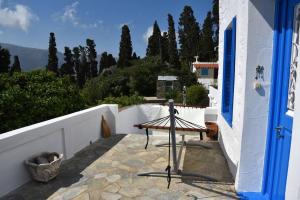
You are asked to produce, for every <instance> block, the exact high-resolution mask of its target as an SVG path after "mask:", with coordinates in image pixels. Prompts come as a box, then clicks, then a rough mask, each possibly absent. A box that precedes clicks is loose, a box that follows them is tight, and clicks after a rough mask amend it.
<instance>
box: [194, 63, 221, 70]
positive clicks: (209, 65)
mask: <svg viewBox="0 0 300 200" xmlns="http://www.w3.org/2000/svg"><path fill="white" fill-rule="evenodd" d="M193 66H194V67H195V68H196V69H200V68H213V69H218V68H219V64H218V63H200V62H199V63H193Z"/></svg>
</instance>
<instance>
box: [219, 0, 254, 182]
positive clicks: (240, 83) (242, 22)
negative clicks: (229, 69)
mask: <svg viewBox="0 0 300 200" xmlns="http://www.w3.org/2000/svg"><path fill="white" fill-rule="evenodd" d="M219 12H220V13H219V14H220V34H219V63H220V64H219V75H218V77H219V78H218V91H219V100H217V102H220V103H219V104H218V106H219V109H218V110H219V117H218V124H219V126H220V132H221V134H220V137H219V140H220V144H221V147H222V149H223V151H224V153H225V156H226V157H227V161H228V164H229V168H230V171H231V173H232V174H233V176H234V177H236V183H238V181H239V180H238V178H239V177H238V176H236V173H237V168H238V165H239V159H240V151H241V137H242V130H243V126H244V121H243V116H244V101H245V98H244V97H245V95H244V94H245V80H246V70H245V69H246V58H247V30H248V14H247V13H248V1H247V0H222V1H220V8H219ZM235 16H236V17H237V32H236V60H235V85H234V93H235V95H234V105H233V121H232V127H230V126H229V125H228V123H227V122H226V121H225V119H224V118H223V117H222V114H221V105H222V103H221V102H222V87H223V86H222V84H223V83H222V80H223V50H224V34H223V33H224V31H225V29H226V28H227V27H228V25H229V24H230V23H231V21H232V19H233V18H234V17H235Z"/></svg>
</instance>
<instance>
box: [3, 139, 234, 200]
mask: <svg viewBox="0 0 300 200" xmlns="http://www.w3.org/2000/svg"><path fill="white" fill-rule="evenodd" d="M167 139H168V138H167V137H157V136H155V137H150V143H149V146H148V149H147V150H145V149H144V144H145V136H141V135H116V136H113V137H111V138H110V139H105V140H101V141H99V142H96V143H94V144H92V145H90V146H89V147H87V148H85V149H83V150H82V151H80V152H79V153H77V154H76V155H75V156H74V157H73V158H72V159H70V160H67V161H65V162H64V163H63V165H62V169H61V173H60V175H59V176H58V177H57V178H56V179H54V180H52V181H51V182H49V183H48V184H42V183H36V182H33V181H31V182H29V183H27V184H25V185H24V186H22V187H20V188H18V189H17V190H15V191H13V192H11V193H10V194H8V195H6V196H5V197H3V198H2V199H1V200H4V199H5V200H7V199H8V200H15V199H16V200H22V199H51V200H60V199H63V200H65V199H74V200H89V199H90V200H94V199H95V200H102V199H103V200H117V199H124V200H126V199H141V200H142V199H143V200H151V199H158V200H159V199H162V200H163V199H170V200H171V199H172V200H173V199H182V200H184V199H191V200H193V199H210V200H213V199H238V197H237V196H236V194H235V193H234V191H233V183H232V177H231V176H230V173H229V171H228V167H227V164H226V160H225V158H224V156H223V155H222V152H221V150H220V147H219V145H218V144H217V143H216V142H205V143H204V144H203V146H202V147H195V146H190V147H188V148H187V149H186V150H184V152H183V153H184V154H183V157H182V159H183V162H182V163H183V164H182V166H181V167H182V168H183V172H189V171H193V172H197V173H199V174H201V175H203V177H202V178H197V179H191V178H173V179H172V182H171V185H170V189H167V181H166V178H160V177H142V176H137V173H141V172H151V171H163V170H164V169H165V168H166V165H167V152H168V148H167V147H166V146H164V147H155V144H159V143H162V142H166V141H167Z"/></svg>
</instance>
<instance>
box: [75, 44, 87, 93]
mask: <svg viewBox="0 0 300 200" xmlns="http://www.w3.org/2000/svg"><path fill="white" fill-rule="evenodd" d="M80 57H81V55H80V49H79V47H74V48H73V60H74V68H75V71H76V82H77V85H78V86H79V87H80V88H82V87H83V85H84V77H85V74H84V71H83V70H82V68H81V63H80Z"/></svg>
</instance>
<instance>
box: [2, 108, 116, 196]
mask: <svg viewBox="0 0 300 200" xmlns="http://www.w3.org/2000/svg"><path fill="white" fill-rule="evenodd" d="M102 115H103V116H104V118H105V119H106V120H107V122H108V124H109V126H110V128H111V129H112V132H113V133H115V132H116V123H117V115H118V106H117V105H101V106H96V107H93V108H90V109H86V110H82V111H79V112H76V113H72V114H69V115H65V116H62V117H58V118H54V119H51V120H48V121H44V122H41V123H38V124H34V125H31V126H27V127H24V128H20V129H17V130H14V131H10V132H7V133H3V134H1V135H0V160H1V161H0V163H1V164H0V197H1V196H2V195H5V194H6V193H8V192H10V191H12V190H14V189H16V188H17V187H19V186H21V185H22V184H24V183H26V182H27V181H28V180H29V178H30V177H29V174H28V172H27V171H26V168H25V165H24V160H26V159H28V158H29V157H31V156H32V155H35V154H38V153H41V152H46V151H48V152H58V153H63V154H64V158H65V159H69V158H71V157H72V156H73V155H74V154H75V153H76V152H78V151H79V150H81V149H83V148H84V147H86V146H88V145H89V144H90V142H95V141H96V140H98V139H99V138H101V128H100V127H101V126H100V125H101V117H102Z"/></svg>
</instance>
